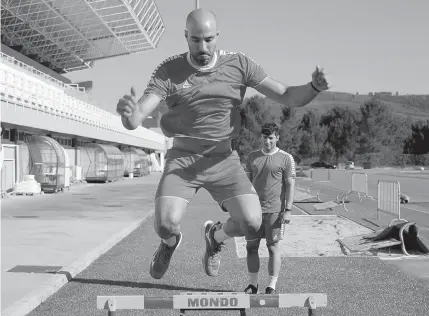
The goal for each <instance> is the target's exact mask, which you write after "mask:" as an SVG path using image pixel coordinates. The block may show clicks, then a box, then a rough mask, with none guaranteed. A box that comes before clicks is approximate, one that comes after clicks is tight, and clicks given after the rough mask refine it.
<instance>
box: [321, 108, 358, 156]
mask: <svg viewBox="0 0 429 316" xmlns="http://www.w3.org/2000/svg"><path fill="white" fill-rule="evenodd" d="M356 122H357V119H356V113H355V112H354V111H352V110H350V109H348V108H342V107H339V106H336V107H334V108H332V109H330V110H329V111H328V113H327V114H325V115H323V116H322V117H321V119H320V126H324V127H326V128H327V139H326V141H325V143H324V145H326V144H328V143H329V144H330V145H331V146H332V148H333V150H334V152H335V158H336V159H337V160H338V159H339V158H340V157H342V156H344V155H346V154H348V155H350V153H352V154H353V153H354V151H355V149H356V147H357V142H356V140H357V135H358V127H357V124H356ZM322 150H323V149H322ZM351 158H352V157H349V158H348V159H351Z"/></svg>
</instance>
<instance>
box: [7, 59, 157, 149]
mask: <svg viewBox="0 0 429 316" xmlns="http://www.w3.org/2000/svg"><path fill="white" fill-rule="evenodd" d="M3 56H7V55H5V54H2V57H3ZM19 63H21V64H22V65H25V64H24V63H22V62H19ZM1 64H3V65H1V66H0V86H1V90H2V91H1V99H2V100H3V101H5V102H6V103H8V104H15V106H17V105H19V106H23V107H27V108H31V109H33V110H37V111H41V112H44V113H49V114H52V115H56V116H58V117H63V118H66V119H70V120H75V121H78V122H80V123H84V124H89V125H92V126H94V127H98V128H102V129H105V130H110V131H114V132H117V133H120V134H123V135H128V136H133V137H137V138H141V139H145V140H150V141H153V142H157V143H160V144H165V137H164V136H163V135H161V134H159V133H156V132H154V131H150V130H148V129H146V128H144V127H142V126H141V127H138V128H137V129H135V130H133V131H130V130H127V129H126V128H124V127H123V126H122V122H121V119H120V117H119V116H116V115H114V114H112V113H110V112H107V111H104V110H102V109H100V108H98V107H96V106H94V105H92V104H90V103H87V102H85V101H83V100H81V99H79V98H76V97H73V96H70V95H68V94H66V93H65V91H64V90H63V89H70V88H71V87H70V86H69V85H66V84H64V83H61V82H60V81H59V80H56V79H54V78H52V77H50V76H48V75H46V77H48V78H49V77H50V78H51V79H52V81H54V82H53V84H52V85H50V84H48V83H46V82H44V81H42V80H38V79H37V78H35V77H32V76H28V75H27V74H25V72H22V71H19V70H18V69H16V68H15V67H10V66H9V67H8V65H7V63H1ZM27 66H28V65H27ZM23 68H25V66H23ZM31 68H32V67H31V66H28V69H31ZM32 69H34V68H32ZM35 71H36V72H37V71H38V70H35ZM44 77H45V76H44ZM60 83H61V84H60ZM59 85H60V86H59ZM61 88H62V89H61Z"/></svg>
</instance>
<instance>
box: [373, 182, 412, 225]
mask: <svg viewBox="0 0 429 316" xmlns="http://www.w3.org/2000/svg"><path fill="white" fill-rule="evenodd" d="M400 195H401V185H400V183H399V181H388V180H378V184H377V200H378V201H377V219H380V213H384V214H388V215H392V214H393V215H396V216H397V218H395V219H393V220H392V222H393V221H397V220H399V221H406V220H405V219H402V218H401V198H400ZM389 226H390V225H389Z"/></svg>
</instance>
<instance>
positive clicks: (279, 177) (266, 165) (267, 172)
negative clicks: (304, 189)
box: [247, 148, 296, 213]
mask: <svg viewBox="0 0 429 316" xmlns="http://www.w3.org/2000/svg"><path fill="white" fill-rule="evenodd" d="M247 170H248V172H250V174H251V179H252V184H253V186H254V188H255V190H256V192H257V193H258V196H259V200H260V202H261V206H262V212H263V213H277V212H280V211H282V210H283V209H284V208H285V203H286V201H285V193H286V185H285V180H286V179H288V178H295V177H296V172H295V160H294V159H293V157H292V155H290V154H288V153H287V152H285V151H283V150H281V149H279V148H277V150H276V151H274V152H273V153H271V154H266V153H265V152H264V151H263V150H258V151H254V152H251V153H250V154H249V156H248V157H247Z"/></svg>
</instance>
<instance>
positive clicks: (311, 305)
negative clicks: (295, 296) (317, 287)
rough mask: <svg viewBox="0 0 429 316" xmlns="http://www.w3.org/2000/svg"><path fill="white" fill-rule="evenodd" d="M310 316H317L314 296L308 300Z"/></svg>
mask: <svg viewBox="0 0 429 316" xmlns="http://www.w3.org/2000/svg"><path fill="white" fill-rule="evenodd" d="M308 316H317V311H316V299H315V298H314V297H313V296H310V297H309V298H308Z"/></svg>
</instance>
